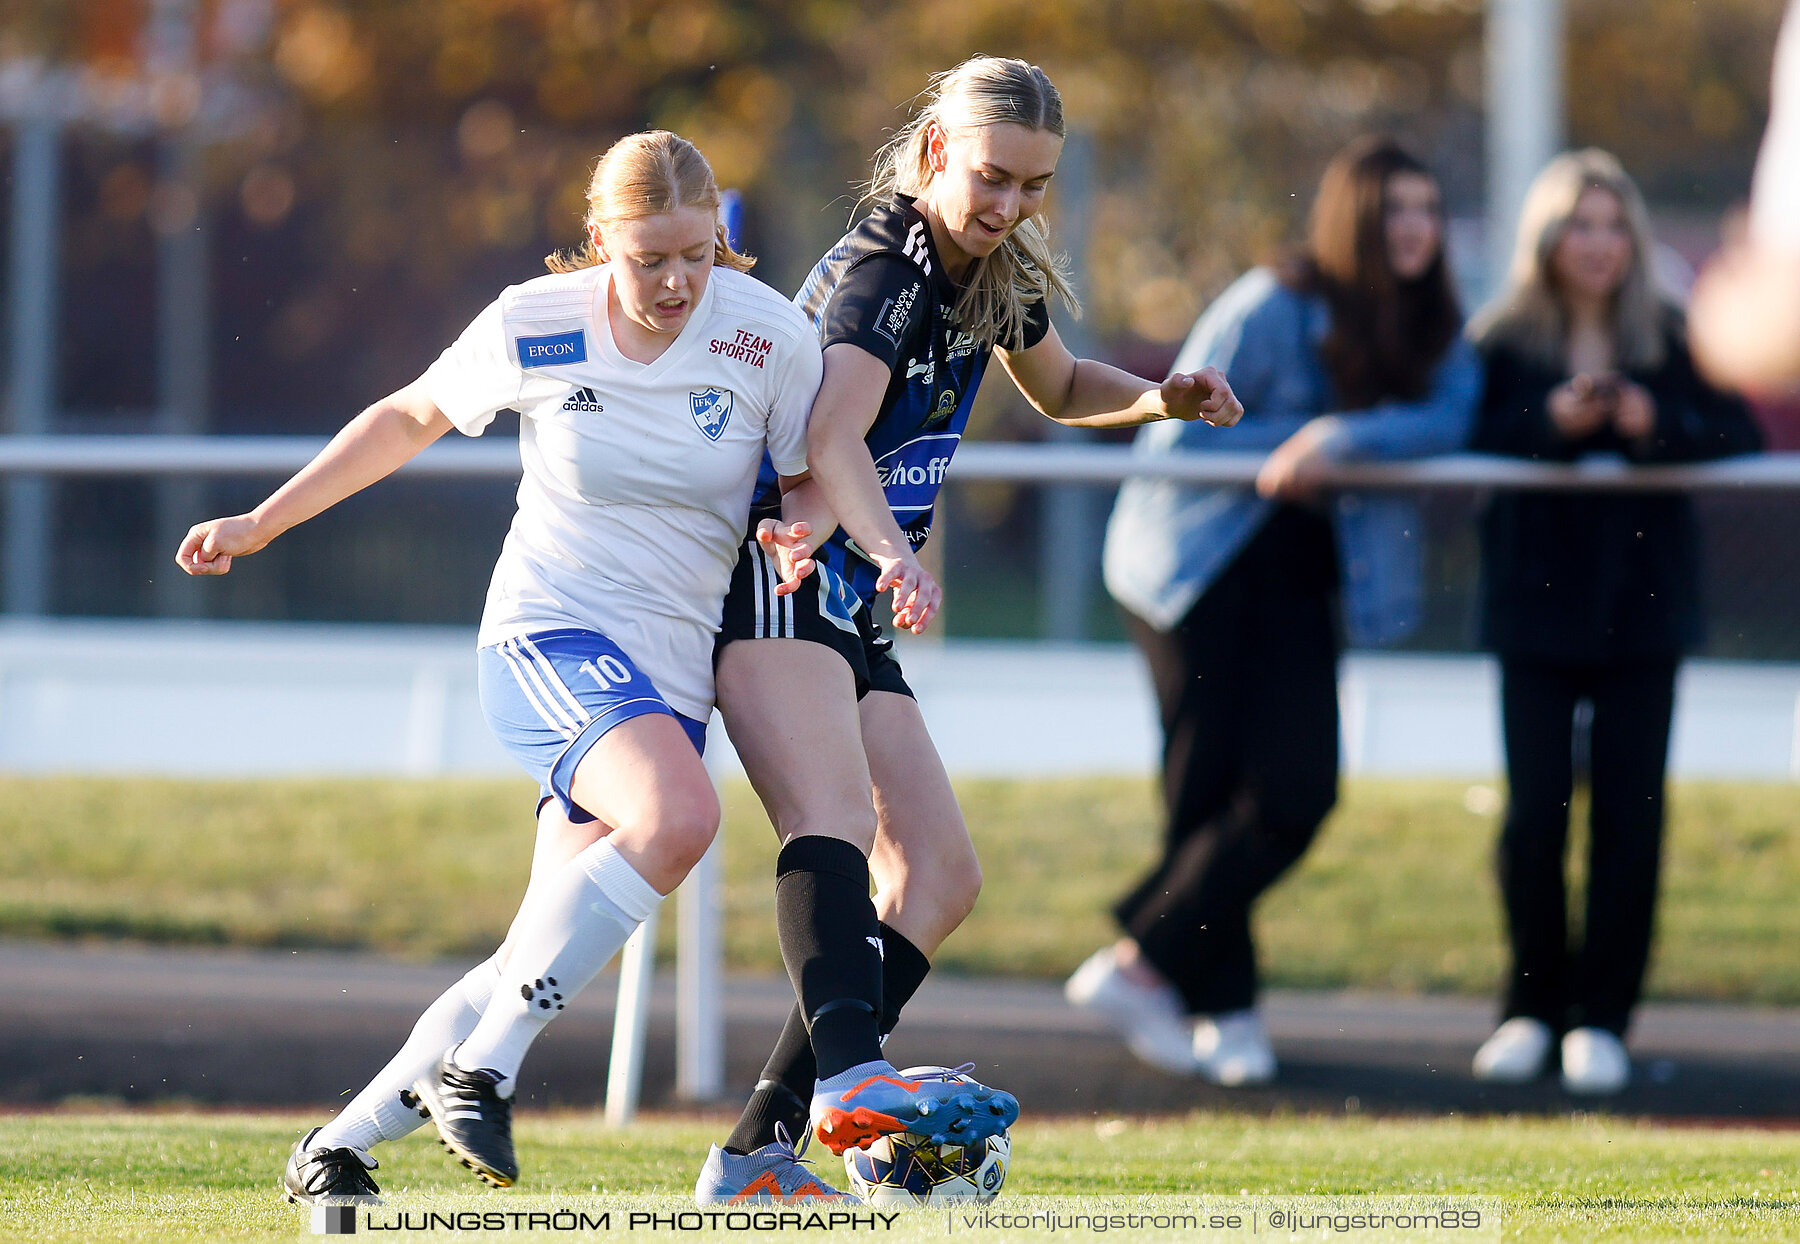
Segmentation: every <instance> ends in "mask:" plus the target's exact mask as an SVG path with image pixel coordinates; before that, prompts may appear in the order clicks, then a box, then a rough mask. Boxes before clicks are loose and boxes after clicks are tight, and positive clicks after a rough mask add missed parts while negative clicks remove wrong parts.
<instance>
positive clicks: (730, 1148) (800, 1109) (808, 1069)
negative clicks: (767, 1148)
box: [725, 924, 931, 1154]
mask: <svg viewBox="0 0 1800 1244" xmlns="http://www.w3.org/2000/svg"><path fill="white" fill-rule="evenodd" d="M881 950H882V963H881V1024H880V1031H881V1033H882V1035H884V1036H885V1035H886V1034H888V1033H890V1032H892V1031H893V1030H894V1025H895V1024H897V1023H899V1022H900V1008H902V1007H904V1006H905V1005H906V1004H907V1003H908V1002H909V1001H911V999H912V996H913V994H915V993H917V992H918V989H919V986H920V985H921V984H923V983H924V980H925V977H926V974H927V973H929V972H930V971H931V960H929V959H927V958H926V957H925V953H924V952H923V951H921V950H920V949H919V948H918V947H917V946H915V945H913V944H912V943H911V942H910V941H908V940H907V939H906V937H905V936H904V935H903V934H900V933H897V932H895V931H894V930H893V929H891V928H889V927H888V926H887V925H885V924H883V925H882V926H881ZM818 1078H819V1077H818V1063H817V1062H816V1061H815V1060H814V1059H813V1050H812V1039H811V1038H810V1037H808V1036H807V1033H806V1017H805V1016H804V1015H802V1014H801V1013H800V1007H799V1005H798V1004H796V1005H795V1007H794V1009H793V1010H791V1011H789V1012H788V1017H787V1023H786V1024H785V1025H784V1026H783V1027H782V1029H781V1036H779V1037H777V1038H776V1040H775V1049H774V1051H773V1052H772V1053H771V1054H770V1055H769V1061H768V1062H767V1063H766V1064H764V1066H763V1073H762V1079H761V1080H759V1081H758V1082H757V1085H756V1091H755V1092H753V1093H751V1094H750V1101H749V1103H748V1104H746V1105H745V1107H744V1113H743V1114H741V1115H739V1116H738V1121H737V1126H736V1127H735V1128H733V1129H732V1132H731V1136H730V1137H729V1138H728V1139H727V1140H726V1141H725V1149H726V1152H728V1153H737V1154H744V1153H749V1152H750V1151H751V1150H752V1149H760V1148H762V1147H763V1146H764V1145H766V1144H768V1143H769V1142H770V1141H772V1140H774V1139H775V1125H776V1124H777V1123H780V1124H782V1125H783V1126H784V1127H786V1128H787V1133H788V1135H789V1136H790V1137H795V1138H797V1137H799V1136H801V1135H802V1134H803V1133H804V1132H805V1130H806V1127H807V1124H808V1123H809V1122H810V1120H809V1117H808V1115H809V1108H810V1106H811V1102H812V1089H813V1081H814V1080H816V1079H818Z"/></svg>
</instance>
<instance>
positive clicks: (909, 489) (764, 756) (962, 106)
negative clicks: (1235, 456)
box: [695, 56, 1243, 1203]
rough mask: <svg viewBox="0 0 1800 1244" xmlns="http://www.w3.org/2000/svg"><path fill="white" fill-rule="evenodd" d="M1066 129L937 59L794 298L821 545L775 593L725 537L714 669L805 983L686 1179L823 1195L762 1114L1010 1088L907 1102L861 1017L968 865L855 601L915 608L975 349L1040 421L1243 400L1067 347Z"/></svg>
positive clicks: (792, 958)
mask: <svg viewBox="0 0 1800 1244" xmlns="http://www.w3.org/2000/svg"><path fill="white" fill-rule="evenodd" d="M1062 140H1063V118H1062V100H1061V98H1060V97H1059V96H1058V94H1057V91H1056V88H1055V87H1054V86H1052V85H1051V83H1050V81H1049V79H1048V78H1047V77H1045V75H1044V73H1043V71H1042V70H1040V69H1038V68H1037V67H1036V66H1035V65H1029V64H1026V63H1025V62H1023V61H1018V60H1005V59H1000V58H996V57H988V56H978V57H975V58H973V59H971V60H968V61H965V62H964V63H963V64H961V65H959V66H957V67H956V68H955V69H952V70H950V71H949V72H947V73H944V74H942V75H940V76H939V77H938V78H936V79H935V80H934V82H933V84H932V90H931V91H930V92H929V102H928V103H927V105H926V106H925V107H924V109H923V110H922V111H921V112H920V113H919V114H918V116H916V117H915V118H914V119H913V120H912V121H911V123H910V124H908V125H907V126H906V127H905V128H904V129H902V130H901V131H900V133H899V134H898V135H896V136H895V138H894V139H893V141H892V142H890V143H889V144H888V145H887V146H886V147H884V148H883V149H882V151H881V152H880V153H879V154H878V155H877V157H876V163H875V173H874V177H873V179H872V181H871V185H870V193H869V199H870V200H872V202H873V205H874V206H873V210H872V211H871V212H870V213H869V215H868V216H867V217H865V218H864V219H863V220H862V221H861V222H860V223H858V224H857V225H856V227H855V228H853V229H852V230H851V231H850V232H849V233H848V234H846V235H845V237H844V238H843V240H842V241H840V242H839V243H838V244H837V245H836V246H834V247H833V248H832V249H831V251H830V252H829V253H827V254H826V256H825V257H824V258H823V259H822V260H820V261H819V264H818V266H817V267H815V268H814V269H813V272H812V275H811V276H810V277H809V278H808V279H807V281H806V283H805V285H804V286H803V287H802V288H801V291H800V294H799V295H798V297H797V298H796V301H797V302H799V303H800V304H801V305H802V307H803V308H804V309H805V310H806V312H807V314H808V315H809V316H810V317H811V319H812V321H813V323H814V324H815V326H816V327H817V328H818V331H819V336H820V340H821V342H822V344H823V345H824V347H825V379H824V382H823V384H822V385H821V387H820V391H819V399H818V402H817V403H816V404H815V406H814V407H813V415H812V423H811V430H810V432H809V436H808V439H809V444H810V452H809V455H808V457H809V461H810V462H811V464H812V475H813V479H814V480H815V481H816V482H817V484H818V485H819V486H820V488H821V490H822V491H823V492H824V493H825V495H826V498H827V500H828V501H829V503H830V508H831V510H832V511H833V512H834V513H835V514H836V515H837V520H838V522H839V523H840V524H841V530H840V531H839V532H838V533H837V534H836V535H835V536H833V537H832V538H831V539H830V540H828V541H826V542H825V543H824V544H823V545H822V547H821V548H820V549H819V551H818V552H817V554H816V558H817V561H818V563H819V566H818V573H816V574H815V575H813V576H812V577H810V578H808V579H806V580H805V581H804V582H803V583H802V584H801V585H800V587H799V589H798V590H797V591H796V592H795V593H793V594H792V595H790V596H787V597H785V598H782V599H780V600H777V599H776V598H775V597H774V596H773V595H772V594H770V593H769V591H768V587H767V585H768V584H770V583H772V582H774V571H773V568H772V567H771V566H770V565H769V563H768V559H767V556H766V554H765V552H764V551H763V549H762V548H761V547H759V546H758V544H757V542H756V541H754V540H752V541H748V542H746V544H745V547H744V551H743V554H742V556H741V557H740V560H739V563H738V567H737V570H736V572H735V574H734V576H733V580H732V590H731V592H730V594H729V595H728V596H727V599H726V608H725V619H724V623H723V626H722V628H721V631H720V635H719V645H720V651H719V658H718V680H719V703H720V708H721V710H722V711H723V712H724V714H725V721H726V725H727V727H728V728H729V730H730V732H731V738H732V742H733V743H734V744H735V745H736V747H737V750H738V754H739V755H740V756H741V757H742V758H743V760H744V765H745V768H746V770H747V771H748V773H749V775H750V778H751V780H752V782H753V783H754V784H755V786H756V789H757V791H758V792H759V794H760V795H761V796H762V799H763V802H764V804H765V806H766V807H767V808H768V810H769V814H770V816H771V818H772V819H773V821H774V822H775V825H776V828H777V831H778V832H779V833H780V835H781V837H782V842H783V846H782V849H781V853H780V855H779V857H778V860H777V865H776V900H775V901H776V919H777V922H778V925H779V930H780V939H781V949H782V955H783V958H784V959H785V960H786V962H787V966H788V972H789V974H790V976H792V978H793V980H794V986H795V991H796V993H797V994H798V995H799V1006H798V1007H797V1008H796V1009H795V1011H794V1012H793V1013H792V1014H791V1015H790V1016H789V1019H788V1022H787V1027H786V1029H785V1030H784V1031H783V1033H782V1036H781V1038H780V1040H779V1042H778V1044H777V1046H776V1049H775V1052H774V1053H773V1055H772V1056H771V1057H770V1059H769V1062H768V1065H767V1067H766V1068H765V1069H764V1072H763V1078H762V1080H761V1082H760V1083H759V1084H758V1085H757V1087H756V1091H755V1093H754V1094H753V1096H752V1097H751V1100H750V1103H749V1105H748V1106H747V1107H746V1108H745V1111H744V1114H743V1116H742V1118H741V1119H740V1120H739V1122H738V1125H737V1128H736V1129H735V1130H734V1131H733V1132H732V1134H731V1136H730V1137H729V1138H728V1139H727V1141H726V1143H725V1145H724V1146H723V1147H720V1146H716V1145H715V1146H714V1147H713V1149H712V1152H711V1153H710V1154H709V1155H708V1157H707V1160H706V1164H705V1167H704V1169H703V1170H702V1171H701V1174H700V1177H699V1180H698V1182H697V1184H696V1187H695V1196H696V1199H697V1200H699V1201H700V1202H702V1203H718V1202H725V1201H732V1200H754V1199H774V1198H778V1197H779V1198H790V1199H791V1198H793V1197H794V1196H796V1195H799V1196H826V1195H831V1189H829V1188H822V1187H820V1185H819V1182H818V1180H817V1179H816V1178H815V1177H813V1176H812V1175H811V1174H810V1173H808V1172H807V1171H806V1170H805V1168H804V1167H802V1166H801V1165H800V1164H799V1163H798V1162H797V1161H796V1160H795V1156H796V1155H795V1153H794V1151H793V1148H792V1147H791V1146H790V1145H788V1144H787V1143H785V1141H784V1140H783V1139H782V1134H783V1133H785V1134H786V1135H799V1134H800V1133H801V1130H802V1129H803V1128H807V1127H809V1126H810V1127H811V1128H812V1130H813V1133H814V1134H815V1135H816V1136H817V1137H818V1138H819V1139H820V1140H821V1141H822V1142H823V1143H825V1144H826V1145H827V1146H828V1147H829V1148H831V1149H832V1150H833V1151H835V1152H841V1151H842V1150H844V1149H846V1148H848V1147H850V1146H852V1145H858V1146H866V1145H867V1144H868V1143H869V1142H870V1141H871V1140H872V1139H873V1138H874V1137H875V1136H877V1135H880V1134H883V1133H887V1132H895V1131H902V1130H905V1131H912V1132H921V1133H925V1134H928V1135H943V1136H945V1137H947V1138H950V1139H952V1140H954V1139H957V1138H963V1139H973V1138H977V1137H979V1136H984V1135H988V1134H991V1133H992V1132H994V1131H997V1130H999V1128H1000V1127H1003V1126H1005V1125H1006V1124H1007V1123H1009V1122H1010V1121H1011V1115H1012V1114H1015V1113H1016V1111H1017V1105H1016V1103H1014V1102H1012V1099H1011V1098H1010V1097H1007V1096H1006V1095H1005V1094H992V1093H990V1091H988V1090H978V1091H972V1092H970V1093H969V1094H967V1096H968V1097H969V1098H970V1099H971V1100H969V1101H966V1102H962V1103H943V1102H925V1103H920V1102H918V1100H917V1098H918V1095H919V1093H920V1092H921V1083H922V1082H914V1081H907V1080H905V1079H904V1078H902V1077H900V1076H898V1075H897V1074H896V1073H895V1072H894V1070H893V1068H892V1067H891V1066H890V1065H889V1064H887V1063H886V1062H885V1061H883V1060H882V1056H881V1051H880V1044H879V1042H880V1038H881V1036H882V1034H884V1033H886V1032H887V1031H889V1030H890V1029H891V1028H892V1027H893V1026H894V1023H895V1021H896V1020H897V1019H898V1016H899V1012H900V1008H901V1006H902V1005H904V1003H905V1002H906V1001H907V999H908V998H910V997H911V996H912V994H913V991H914V990H916V989H917V988H918V986H919V984H920V982H921V981H922V980H923V979H924V976H925V974H926V971H927V970H928V967H929V956H930V955H931V954H932V952H933V951H935V950H936V949H937V947H938V944H939V943H940V942H942V941H943V940H944V938H945V937H946V936H947V935H948V934H949V933H950V932H951V930H953V929H955V928H956V926H957V925H958V924H959V923H961V921H962V919H963V917H964V916H966V915H967V914H968V912H969V910H970V909H971V907H972V906H973V904H974V902H975V895H976V892H977V891H978V890H979V888H980V885H981V874H980V870H979V867H978V865H977V863H976V859H975V851H974V847H973V846H972V844H971V843H970V840H969V833H968V829H967V828H966V826H965V825H964V824H963V819H962V814H961V812H960V811H959V810H958V808H957V805H956V798H955V796H954V795H953V793H952V792H951V788H950V782H949V779H948V778H947V777H946V776H945V773H944V766H943V762H942V761H941V760H940V759H939V758H938V754H937V751H936V749H935V748H934V747H933V746H932V742H931V739H930V737H929V736H928V735H927V734H926V731H925V724H924V719H923V718H922V717H921V716H920V713H919V709H918V705H917V704H916V703H915V702H914V701H913V699H912V692H911V690H910V689H909V688H908V687H907V685H906V682H905V679H904V678H903V677H902V675H901V672H900V667H899V664H898V663H897V662H896V661H895V660H894V658H893V655H892V653H891V651H890V648H889V641H887V640H886V639H884V638H882V636H881V630H880V628H879V627H878V626H877V625H876V624H875V621H874V619H873V616H872V611H873V605H874V602H875V600H876V598H877V597H878V596H879V595H881V594H882V593H884V592H888V591H891V592H892V602H893V610H894V621H895V624H896V625H898V626H902V627H906V628H907V629H909V630H912V631H914V632H915V633H916V632H920V631H923V630H924V629H925V628H926V626H927V625H928V624H929V623H930V621H931V618H932V615H933V614H934V613H935V612H936V611H937V608H938V604H939V601H940V599H941V593H940V591H939V588H938V585H937V584H936V582H934V581H933V579H932V577H931V576H930V575H929V574H928V573H926V571H925V570H924V569H923V568H922V567H921V566H920V564H919V561H918V558H917V557H916V556H915V552H916V550H917V549H918V548H919V546H920V545H922V544H923V543H924V542H925V539H926V537H927V535H929V533H930V530H931V515H932V509H933V506H934V504H935V500H936V495H937V491H938V489H939V487H940V486H941V485H942V483H943V480H944V475H945V472H946V470H947V469H948V467H949V464H950V457H951V455H952V454H953V453H954V452H955V449H956V444H957V442H958V440H959V439H960V438H961V435H962V430H963V426H964V424H965V423H966V422H967V420H968V417H969V410H970V406H971V404H972V403H973V401H974V398H975V390H976V387H977V386H978V385H979V384H980V381H981V376H982V372H983V371H984V369H985V368H986V366H987V363H988V359H989V357H990V356H993V355H997V356H998V357H999V359H1000V363H1001V365H1002V366H1003V367H1005V368H1006V370H1007V373H1008V374H1009V375H1011V377H1012V378H1013V381H1014V383H1015V384H1017V385H1018V387H1019V389H1020V391H1021V392H1022V393H1023V394H1024V395H1025V397H1026V398H1027V399H1028V400H1029V401H1030V402H1031V404H1032V405H1033V406H1035V407H1036V408H1037V409H1038V410H1039V411H1041V412H1043V413H1044V414H1045V415H1047V416H1048V417H1050V418H1052V419H1055V420H1056V421H1057V422H1059V423H1064V424H1069V425H1073V426H1078V427H1125V426H1130V425H1134V424H1141V423H1147V422H1150V421H1152V420H1157V419H1185V420H1192V419H1204V420H1206V421H1207V422H1209V423H1213V424H1218V425H1222V426H1225V425H1230V424H1232V423H1235V422H1236V421H1237V419H1238V417H1239V416H1240V415H1241V414H1242V413H1243V411H1242V408H1241V407H1240V406H1239V405H1238V403H1237V399H1236V398H1235V397H1234V396H1233V395H1232V392H1231V389H1230V387H1229V386H1228V385H1227V384H1226V382H1225V378H1224V377H1223V376H1222V375H1221V374H1220V373H1219V372H1217V371H1216V370H1214V369H1211V368H1208V369H1206V370H1205V371H1203V372H1200V373H1197V374H1194V375H1173V376H1170V377H1169V378H1168V379H1167V380H1165V381H1163V382H1162V383H1161V384H1156V383H1153V382H1151V381H1147V380H1142V379H1140V378H1138V377H1136V376H1133V375H1129V374H1127V373H1125V372H1123V371H1120V370H1118V369H1116V368H1113V367H1109V366H1107V365H1106V364H1104V363H1099V362H1096V361H1094V360H1092V359H1077V358H1075V357H1074V356H1073V355H1072V354H1070V353H1069V351H1068V349H1067V348H1066V347H1065V346H1064V345H1063V344H1062V341H1061V340H1060V338H1058V336H1057V333H1056V330H1055V328H1054V327H1052V326H1051V324H1050V319H1049V314H1048V307H1047V306H1046V300H1047V297H1048V295H1049V294H1050V293H1052V292H1055V293H1056V294H1057V295H1059V296H1060V297H1061V298H1063V299H1064V301H1065V302H1066V303H1068V304H1069V305H1070V306H1071V307H1073V305H1074V298H1073V295H1072V292H1071V290H1070V289H1069V286H1068V283H1067V281H1066V279H1065V277H1064V275H1063V271H1062V266H1061V263H1060V260H1059V257H1058V256H1057V255H1056V254H1055V253H1054V252H1052V250H1051V249H1050V246H1049V241H1048V231H1047V229H1046V228H1045V227H1044V225H1043V223H1042V221H1041V219H1039V218H1038V213H1039V209H1040V208H1041V207H1042V206H1043V202H1044V195H1045V191H1046V189H1047V188H1048V186H1049V184H1050V180H1051V177H1052V175H1053V174H1054V173H1055V171H1056V162H1057V157H1058V155H1059V154H1060V152H1061V149H1062ZM778 497H779V494H778V493H777V492H776V489H775V481H774V479H773V478H770V477H768V473H767V472H765V479H764V481H763V484H762V487H761V489H760V490H759V494H758V498H757V505H756V509H755V512H757V513H773V512H774V509H773V507H774V506H775V505H777V504H778ZM871 790H872V791H873V798H872V799H871ZM871 875H872V876H873V880H874V883H875V887H876V891H877V893H876V895H875V898H874V900H873V901H871V899H870V897H869V886H870V880H871Z"/></svg>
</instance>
